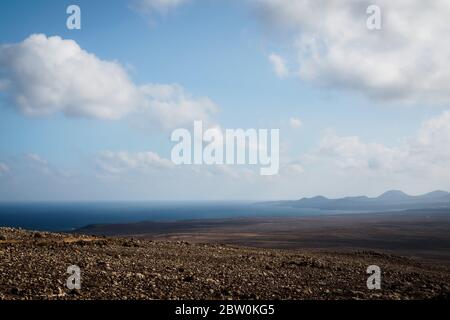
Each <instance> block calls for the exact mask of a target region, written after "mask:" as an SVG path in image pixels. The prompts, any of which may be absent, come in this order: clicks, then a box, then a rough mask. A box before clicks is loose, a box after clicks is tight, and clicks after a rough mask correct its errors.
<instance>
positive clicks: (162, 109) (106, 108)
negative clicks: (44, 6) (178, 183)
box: [0, 34, 217, 128]
mask: <svg viewBox="0 0 450 320" xmlns="http://www.w3.org/2000/svg"><path fill="white" fill-rule="evenodd" d="M0 67H1V68H2V69H3V73H1V74H0V82H1V83H2V85H1V86H0V89H3V90H4V91H6V92H7V93H8V94H9V95H10V97H11V98H12V99H13V101H14V104H15V105H16V106H17V107H18V108H19V109H20V111H21V112H22V113H23V114H25V115H28V116H39V115H49V114H54V113H57V112H62V113H64V114H65V115H66V116H68V117H87V118H97V119H108V120H116V119H121V118H123V117H124V116H126V115H129V114H132V113H140V112H145V114H146V116H148V117H151V118H149V119H147V121H148V122H151V123H153V124H156V125H158V126H159V127H163V128H168V127H171V126H174V125H175V126H178V125H180V124H184V123H189V122H191V121H192V119H193V117H196V118H195V119H197V120H208V119H209V115H210V113H212V112H213V111H215V110H217V106H215V105H214V103H213V102H211V101H210V100H209V99H208V98H206V97H202V98H193V97H192V96H191V95H190V94H189V93H187V92H186V91H185V90H184V89H183V88H182V87H181V86H179V85H176V84H175V85H161V84H146V85H142V86H137V85H135V84H134V83H133V82H132V81H131V80H130V79H129V76H128V74H127V72H126V71H125V69H124V68H123V67H122V66H121V65H120V64H119V63H117V62H111V61H105V60H101V59H99V58H98V57H96V56H95V55H94V54H91V53H89V52H87V51H85V50H83V49H82V48H80V47H79V45H78V44H77V43H76V42H75V41H72V40H64V39H61V38H60V37H58V36H54V37H47V36H45V35H43V34H35V35H31V36H30V37H28V38H27V39H25V40H24V41H23V42H21V43H18V44H9V45H2V46H0Z"/></svg>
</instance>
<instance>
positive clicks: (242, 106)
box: [0, 0, 450, 201]
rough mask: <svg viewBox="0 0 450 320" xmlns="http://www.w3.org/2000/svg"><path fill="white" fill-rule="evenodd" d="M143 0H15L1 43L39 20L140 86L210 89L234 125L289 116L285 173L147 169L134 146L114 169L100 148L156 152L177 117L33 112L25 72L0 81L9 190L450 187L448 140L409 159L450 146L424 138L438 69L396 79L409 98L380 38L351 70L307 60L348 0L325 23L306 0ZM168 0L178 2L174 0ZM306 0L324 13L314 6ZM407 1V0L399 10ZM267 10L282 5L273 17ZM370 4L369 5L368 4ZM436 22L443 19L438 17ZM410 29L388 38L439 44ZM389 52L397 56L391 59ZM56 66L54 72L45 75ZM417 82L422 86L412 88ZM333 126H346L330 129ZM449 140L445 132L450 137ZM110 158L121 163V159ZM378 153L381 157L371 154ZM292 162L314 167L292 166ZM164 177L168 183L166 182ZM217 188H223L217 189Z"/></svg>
mask: <svg viewBox="0 0 450 320" xmlns="http://www.w3.org/2000/svg"><path fill="white" fill-rule="evenodd" d="M136 1H138V0H136ZM136 1H134V2H133V1H130V0H116V1H100V0H96V1H50V0H47V1H44V0H39V1H32V2H31V1H25V0H17V1H2V2H1V3H0V15H1V19H0V30H2V32H1V33H0V44H1V45H6V44H16V45H17V44H19V43H22V42H23V41H24V40H25V39H27V38H28V37H30V36H31V35H35V34H44V35H45V37H46V38H45V39H48V38H49V37H52V36H59V37H60V38H61V39H63V40H69V39H70V40H74V41H75V42H76V43H77V44H78V46H79V47H80V48H81V49H82V50H84V51H86V52H88V53H89V54H93V55H95V57H96V59H98V60H99V61H110V62H114V63H117V64H118V65H120V66H121V68H122V69H123V70H124V71H125V72H126V74H127V75H128V77H129V79H130V81H131V82H132V83H133V84H134V85H135V86H136V87H139V86H144V85H146V84H164V85H174V84H177V85H179V86H181V87H182V88H183V90H184V91H183V92H184V93H185V95H186V96H187V97H188V99H193V100H195V101H197V100H196V99H200V97H207V98H208V99H210V100H211V101H212V102H213V103H214V104H215V105H216V106H217V108H218V112H217V113H214V115H213V121H214V123H217V124H219V125H220V126H221V127H223V128H280V131H281V144H282V158H281V162H282V166H283V168H285V169H286V170H287V171H285V174H284V176H283V173H280V177H276V178H273V177H272V178H267V179H264V178H262V177H247V176H246V173H245V172H244V173H242V172H241V171H240V169H241V168H234V167H233V168H232V170H236V175H232V176H231V177H230V176H226V175H225V176H222V174H221V173H218V174H215V173H213V174H212V178H211V173H210V172H209V171H210V170H213V171H214V169H211V168H201V169H199V170H198V171H200V172H201V173H198V172H197V171H195V170H191V169H189V168H186V170H178V168H177V169H176V170H174V172H169V173H168V172H165V173H162V172H160V171H158V170H156V171H155V170H153V169H152V168H150V169H149V168H145V174H141V173H139V172H137V171H136V170H137V169H136V166H137V167H139V168H141V166H140V165H139V164H136V163H137V162H136V161H138V160H133V164H136V165H135V167H133V168H130V170H126V168H123V163H122V162H120V161H119V162H120V165H121V168H120V170H119V171H120V175H119V176H114V177H110V176H109V175H108V172H100V171H101V168H100V169H99V165H98V163H97V162H96V161H97V160H96V159H97V157H98V154H99V152H104V151H109V152H112V153H114V152H119V151H120V152H127V157H129V158H130V159H131V158H132V159H137V158H139V157H137V158H133V157H136V155H137V154H139V153H141V152H152V153H153V154H156V155H158V156H159V157H160V158H161V159H168V158H170V150H171V148H172V146H173V143H171V142H170V139H169V137H170V132H171V131H170V130H172V129H173V128H165V129H158V128H156V127H155V126H153V125H151V124H150V123H151V122H152V121H153V120H152V119H149V121H148V123H149V124H148V125H147V124H146V122H145V119H140V120H142V121H143V122H139V123H140V124H139V125H136V123H135V121H134V120H133V118H132V115H130V116H129V115H128V114H127V115H126V116H123V117H120V118H119V119H113V120H111V119H103V118H102V117H90V116H81V117H73V116H70V115H67V114H64V113H63V112H53V111H52V112H49V113H48V114H45V115H42V114H33V115H30V114H26V113H24V112H23V110H22V109H20V108H19V107H17V105H16V102H14V95H19V93H17V90H19V89H20V88H23V87H24V85H23V83H21V84H20V86H19V85H17V86H16V87H15V88H16V89H15V91H14V90H9V89H5V90H3V91H0V115H1V116H0V164H3V168H4V170H3V171H2V170H0V191H1V193H0V200H3V201H11V200H12V201H16V200H20V201H27V200H53V201H57V200H86V199H87V200H129V199H131V200H135V199H137V200H155V199H171V200H186V199H195V200H198V199H237V198H239V199H267V198H292V197H300V196H305V195H306V196H311V195H315V194H318V193H321V194H325V195H328V196H341V195H346V194H361V193H367V194H369V195H375V194H377V193H381V192H383V191H384V190H385V189H391V188H402V189H405V191H408V192H411V193H420V192H426V191H431V190H429V189H434V188H450V181H449V177H448V176H445V175H444V176H443V175H442V174H440V172H442V171H444V172H445V169H446V167H445V166H442V165H440V164H437V160H436V159H439V161H441V160H442V159H446V158H445V157H446V156H447V154H439V153H438V154H436V155H434V156H433V157H429V158H427V157H426V156H423V157H422V156H421V157H420V159H419V158H418V159H417V160H415V161H414V162H413V163H411V164H409V163H408V164H407V165H403V162H405V159H410V158H411V157H410V156H409V155H410V154H413V153H414V154H418V153H419V154H422V153H423V154H429V153H430V152H438V151H439V150H440V149H442V148H444V149H445V147H446V146H445V145H444V146H442V145H439V146H438V147H436V146H434V145H432V146H431V145H429V144H430V142H427V143H429V144H427V145H425V146H424V145H423V143H422V142H423V141H422V140H423V139H422V140H421V137H422V135H426V134H427V132H429V131H426V132H425V133H423V132H422V131H424V130H432V129H433V128H434V127H433V128H431V129H430V128H429V127H430V126H431V125H430V126H428V127H427V125H426V124H427V121H431V120H432V119H441V121H444V122H445V121H446V120H445V119H446V116H445V115H446V113H445V112H446V110H447V109H448V100H449V99H448V97H446V96H445V94H441V91H442V92H445V90H446V89H448V88H439V90H440V91H439V90H437V89H436V90H433V89H430V87H428V84H429V83H430V81H431V84H433V83H432V80H430V81H429V82H427V85H426V84H424V83H421V82H419V80H417V83H413V85H411V88H409V87H407V85H406V84H404V83H401V82H400V81H401V80H398V83H397V82H388V81H386V83H389V85H390V87H389V88H394V89H395V90H397V88H401V89H398V92H397V91H395V92H394V93H393V95H394V96H395V99H385V98H383V95H384V92H387V91H389V90H390V89H389V88H388V87H385V84H384V83H383V79H384V77H385V76H384V75H383V74H387V73H386V70H394V71H395V70H396V68H397V67H398V68H399V69H400V67H399V64H400V63H399V64H397V63H396V62H397V60H394V59H393V60H388V59H389V58H387V59H386V60H387V62H386V63H384V61H385V60H380V57H381V58H383V54H384V53H380V52H375V53H374V54H373V57H367V58H366V59H367V61H365V60H360V61H359V60H357V59H356V60H355V69H357V70H356V71H355V70H353V68H350V69H348V71H345V72H342V71H340V70H342V69H340V67H341V66H340V65H339V66H338V65H337V62H336V60H335V59H332V58H331V57H330V56H327V55H323V56H320V58H319V59H320V60H319V62H317V61H316V62H314V61H313V62H314V63H312V62H311V64H310V66H309V67H310V69H311V70H312V73H311V74H312V76H311V75H310V74H302V72H303V71H302V70H307V68H304V69H302V68H301V66H305V65H306V62H304V60H302V59H306V57H304V56H302V53H301V52H300V51H299V49H298V43H299V41H300V40H299V39H301V41H303V39H304V38H306V36H305V33H306V32H308V33H309V34H307V35H308V36H310V35H313V37H314V38H318V39H333V38H332V36H333V34H331V33H329V31H327V30H326V29H324V28H323V27H321V23H322V22H324V21H325V22H326V21H328V20H330V21H331V20H332V19H334V17H336V16H338V15H339V14H347V11H346V10H347V8H345V3H346V2H345V1H344V6H343V7H342V8H338V9H337V10H338V11H337V12H335V11H329V12H328V11H326V9H324V10H325V12H324V13H321V14H323V16H322V18H319V19H316V22H315V23H316V24H317V26H316V25H315V23H314V22H310V21H304V19H305V18H304V16H303V15H302V14H301V13H299V14H298V15H295V14H294V15H293V17H291V16H288V17H284V16H283V15H284V14H286V12H290V11H292V12H294V13H295V12H296V10H299V8H298V7H297V6H294V7H292V8H290V7H289V6H290V5H291V4H289V3H288V2H286V1H281V0H277V1H265V0H262V1H260V2H259V3H258V4H257V5H256V4H255V2H258V1H206V0H203V1H202V0H197V1H196V0H190V1H180V3H179V4H178V5H176V6H172V7H170V8H168V9H167V10H165V11H164V12H161V11H158V10H152V9H151V8H154V7H152V6H151V3H152V0H141V1H142V3H143V5H146V6H147V7H146V8H147V9H146V10H144V9H142V7H141V9H140V10H139V9H136V8H134V9H133V5H136V4H137V2H136ZM156 2H157V3H159V4H160V5H161V3H163V4H164V1H163V0H159V1H156ZM274 2H275V3H276V2H279V3H278V7H277V8H282V7H283V6H286V7H287V9H288V10H287V11H284V10H282V11H281V12H280V13H279V16H277V14H278V13H277V12H276V10H269V9H273V8H272V7H271V5H273V3H274ZM379 2H380V3H381V5H384V4H385V1H379ZM294 3H296V1H294ZM71 4H77V5H79V6H80V8H81V14H82V15H81V17H82V18H81V19H82V28H81V30H68V29H67V28H66V19H67V17H68V15H67V14H66V12H65V11H66V8H67V6H69V5H71ZM149 4H150V5H149ZM347 6H349V7H350V6H352V4H350V3H348V4H347ZM385 6H386V7H387V6H388V5H387V4H386V5H385ZM419 6H420V5H419V4H417V6H414V5H412V6H411V7H412V9H411V10H415V11H412V13H414V14H419V15H420V7H419ZM304 9H305V10H304V11H306V12H308V10H312V11H311V14H315V13H316V12H315V11H313V10H315V9H314V8H312V7H311V8H309V7H307V8H304ZM334 9H336V8H334ZM401 9H402V8H397V7H395V6H393V7H388V8H387V9H386V10H391V12H393V11H394V10H401ZM439 9H440V8H436V12H439ZM267 10H269V12H271V15H273V16H271V17H269V18H268V17H267ZM330 10H331V9H330ZM339 10H341V11H342V12H341V11H339ZM388 13H389V11H388ZM361 16H362V17H365V12H362V13H361ZM388 17H389V16H388ZM291 18H292V19H293V21H294V22H293V23H292V25H289V26H288V27H285V26H280V25H279V24H280V23H279V22H277V21H279V20H283V21H286V20H288V19H291ZM321 19H323V20H321ZM327 19H328V20H327ZM358 19H359V18H358ZM438 19H439V17H438ZM274 21H275V22H274ZM355 21H357V19H355ZM387 21H388V22H389V20H387ZM348 23H349V26H352V25H351V24H350V22H348ZM423 23H425V24H426V23H427V21H424V22H423ZM390 27H392V28H394V27H395V26H390V25H389V24H387V25H386V27H385V28H386V29H387V30H386V31H383V32H387V33H389V32H392V33H394V31H395V32H397V33H396V34H398V30H390V29H389V28H390ZM433 28H434V25H431V24H430V26H429V30H434V29H433ZM305 30H306V31H305ZM327 32H328V33H327ZM344 32H345V31H344ZM352 32H353V33H355V32H354V30H353V31H352V30H349V31H348V34H349V35H351V36H352V37H349V38H352V39H353V40H354V39H356V40H358V39H359V38H358V37H360V35H359V34H353V33H352ZM361 32H367V30H364V31H361ZM411 32H414V30H412V31H411ZM388 35H389V34H388ZM404 36H405V39H406V40H405V43H406V44H405V48H397V47H393V48H390V47H388V49H387V51H389V50H391V51H392V53H393V54H392V55H398V56H400V55H401V54H402V50H407V49H408V48H414V50H416V51H417V57H422V56H424V54H426V52H428V51H425V49H423V48H422V46H419V45H418V44H417V43H419V40H418V39H415V38H408V37H409V35H404ZM387 39H388V40H386V42H388V41H389V38H388V37H387ZM353 40H352V41H353ZM45 41H47V40H45ZM364 41H365V40H364ZM435 43H439V41H438V39H436V40H435V41H434V40H433V39H431V40H430V41H429V44H431V45H433V44H435ZM363 44H364V43H363ZM327 45H328V46H329V47H328V49H334V50H337V49H341V50H342V51H343V53H344V54H348V56H349V57H350V56H356V57H359V56H358V53H359V52H357V51H356V50H357V49H355V47H357V46H354V44H353V43H351V45H349V44H345V45H342V44H341V43H337V42H336V43H333V40H330V42H329V44H327ZM341 45H342V46H341ZM408 45H409V47H408ZM428 49H433V48H428ZM440 49H442V50H443V51H444V54H446V53H448V52H450V50H447V48H440ZM17 50H20V49H17ZM442 50H441V51H442ZM17 52H19V53H20V51H17ZM330 52H331V50H330ZM369 52H370V51H369ZM424 52H425V53H424ZM0 53H1V51H0ZM271 54H276V55H277V56H280V57H282V59H283V61H284V62H285V63H286V65H287V67H288V69H289V75H288V76H286V77H281V78H280V77H279V76H277V74H276V72H275V71H274V66H273V65H272V64H271V62H270V59H269V58H268V57H269V55H271ZM319 55H320V54H319ZM412 55H414V53H413V54H412ZM369 56H370V53H369ZM444 57H445V56H444ZM441 58H442V57H440V56H436V57H434V56H431V57H430V56H426V60H427V61H433V59H435V60H436V61H435V63H436V64H437V65H438V66H439V63H441V62H440V61H441V60H442V59H441ZM371 59H372V60H371ZM358 61H359V62H360V63H359V64H358ZM379 61H383V62H382V63H383V65H380V66H378V65H377V64H376V63H377V62H379ZM399 61H401V60H399ZM416 61H417V60H416ZM307 62H309V61H307ZM372 62H374V63H372ZM37 63H40V61H37ZM302 63H303V64H302ZM333 63H335V65H333ZM363 63H367V66H368V67H369V68H370V67H373V68H374V70H375V71H374V72H375V73H376V72H377V71H376V70H384V73H381V72H380V75H378V74H376V75H375V76H377V77H378V76H379V77H380V78H381V79H382V80H379V81H378V82H375V81H374V82H371V81H368V80H367V78H364V77H365V74H364V70H365V69H363V67H361V65H363ZM402 63H403V62H402ZM299 65H300V66H299ZM11 66H12V63H11V62H10V61H8V60H7V59H5V61H4V62H3V64H1V62H0V79H1V78H5V79H7V80H8V81H9V82H12V83H13V85H16V84H14V81H15V80H14V79H16V78H15V77H14V75H15V74H14V72H18V71H17V70H21V68H22V67H21V66H19V67H16V69H14V70H12V67H11ZM324 66H325V67H324ZM25 67H30V66H25ZM25 67H23V68H25ZM401 67H402V68H401V70H402V72H404V73H406V74H408V72H409V71H411V74H414V75H415V76H417V79H434V78H433V75H430V72H431V71H426V70H425V69H424V70H425V71H424V70H421V69H420V70H419V69H417V70H416V69H414V70H409V69H408V67H409V65H408V64H405V65H403V64H402V65H401ZM358 68H361V70H359V69H358ZM444 68H447V69H448V67H447V66H444ZM43 70H44V71H45V69H43ZM44 71H42V72H41V73H40V76H42V77H44V76H45V75H44V74H43V72H44ZM414 72H415V73H414ZM421 72H422V74H421ZM81 76H82V73H81ZM445 76H446V75H445V74H444V75H443V77H445ZM387 77H388V75H386V78H387ZM444 79H445V78H444ZM85 81H86V83H89V81H90V78H87V77H86V79H85ZM395 81H397V80H395ZM424 82H425V80H424ZM380 83H381V84H380ZM360 84H361V85H360ZM35 86H36V84H35V83H34V84H33V83H30V84H27V88H28V89H29V88H32V89H33V90H34V88H35ZM408 86H409V84H408ZM17 88H19V89H17ZM403 88H406V89H403ZM405 90H408V92H411V91H414V92H417V93H418V95H417V96H416V95H412V94H408V93H407V94H405V93H404V91H405ZM434 91H436V93H435V92H434ZM430 92H432V93H430ZM380 97H382V98H380ZM424 97H425V98H424ZM405 100H407V103H405ZM55 108H56V107H55ZM130 118H131V119H130ZM291 118H295V119H299V120H301V123H302V125H301V127H299V128H292V127H291V126H290V125H289V123H290V119H291ZM442 119H444V120H442ZM435 122H438V120H435ZM445 123H446V122H445ZM187 125H188V124H186V126H187ZM424 126H425V127H426V128H425V129H424V130H422V131H421V128H423V127H424ZM446 128H447V127H445V124H444V127H442V126H440V127H439V128H437V129H436V128H434V129H436V130H442V131H443V132H444V134H446V133H447V131H446V130H447V129H446ZM434 129H433V130H434ZM433 132H434V131H433ZM439 132H440V131H439ZM439 132H438V133H439ZM432 134H434V133H430V135H432ZM327 136H328V137H330V136H331V137H332V138H330V139H328V140H326V141H325V140H324V137H327ZM439 136H440V137H442V135H439ZM351 137H353V140H352V138H351ZM443 140H444V142H443V143H447V141H448V139H443ZM330 141H331V142H330ZM355 141H356V142H355ZM327 143H332V144H333V145H332V146H330V145H329V144H327ZM418 145H420V146H419V147H418ZM430 148H432V150H431V149H430ZM349 149H351V150H349ZM330 150H331V151H330ZM405 150H406V151H405ZM436 150H438V151H436ZM383 153H387V154H388V156H384V154H383ZM405 154H406V155H405ZM387 157H392V158H393V160H392V161H390V162H389V163H381V164H379V165H378V162H380V161H381V160H380V159H386V158H387ZM129 158H127V159H128V160H129ZM325 158H326V159H325ZM328 158H330V159H328ZM425 158H426V159H425ZM312 159H313V160H312ZM119 160H120V159H119ZM122 160H123V159H122ZM325 160H326V161H325ZM33 161H34V162H39V166H38V167H36V165H33V164H31V165H30V163H29V162H33ZM109 161H115V162H114V165H117V160H114V159H112V160H111V159H109ZM375 162H376V163H377V165H376V166H375V167H376V168H375V169H374V167H373V166H371V165H370V164H371V163H375ZM111 165H112V164H111ZM291 165H295V168H297V169H298V168H301V170H296V174H291V173H289V172H290V171H289V170H290V169H289V166H291ZM144 167H145V166H144ZM424 167H426V168H428V169H426V170H431V171H430V172H427V171H426V170H425V169H424ZM0 168H1V166H0ZM283 168H282V169H283ZM430 168H431V169H430ZM147 169H148V170H147ZM245 169H247V168H245ZM99 170H100V171H99ZM192 171H194V172H192ZM43 172H44V173H43ZM281 172H283V170H281ZM204 174H206V175H207V177H204V176H203V175H204ZM297 174H298V175H297ZM249 175H251V173H249ZM244 176H245V177H244ZM349 177H351V178H350V179H349ZM423 177H427V178H426V180H424V178H423ZM274 179H275V180H274ZM161 180H163V181H164V182H161ZM156 181H158V182H161V185H162V186H163V187H162V188H161V185H160V187H158V186H155V182H156ZM192 184H196V186H195V187H192ZM211 188H214V189H215V191H214V192H210V190H211ZM143 190H148V191H143Z"/></svg>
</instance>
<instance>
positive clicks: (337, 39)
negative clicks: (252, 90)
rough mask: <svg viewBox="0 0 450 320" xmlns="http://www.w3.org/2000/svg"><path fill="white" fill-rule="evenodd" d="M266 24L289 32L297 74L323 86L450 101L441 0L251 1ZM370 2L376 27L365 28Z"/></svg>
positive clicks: (447, 11)
mask: <svg viewBox="0 0 450 320" xmlns="http://www.w3.org/2000/svg"><path fill="white" fill-rule="evenodd" d="M252 2H253V3H254V4H256V6H257V8H258V11H259V12H260V15H261V16H262V17H264V18H263V20H264V21H265V22H268V23H269V24H270V25H271V26H274V25H276V26H279V27H281V28H282V29H283V30H287V31H288V32H289V33H290V34H292V45H293V46H294V47H295V50H296V54H297V57H298V61H297V62H298V64H299V68H298V74H299V76H300V77H301V78H302V79H303V80H305V81H311V82H314V83H317V84H319V85H323V86H329V87H333V88H343V89H351V90H356V91H358V92H361V93H363V94H365V95H366V96H368V97H370V98H375V99H379V100H382V101H390V102H391V101H397V102H406V103H416V102H428V103H443V102H448V101H449V100H450V69H449V68H448V57H449V56H450V44H449V42H448V41H445V40H444V35H446V34H449V32H450V24H449V23H448V17H449V16H450V3H449V2H448V1H445V0H436V1H431V2H424V1H421V0H399V1H389V0H376V1H372V0H361V1H353V0H342V1H328V0H253V1H252ZM370 5H378V6H379V7H380V9H381V18H382V28H381V30H369V29H368V28H367V27H366V21H367V18H368V17H369V15H368V14H367V13H366V10H367V8H368V7H369V6H370Z"/></svg>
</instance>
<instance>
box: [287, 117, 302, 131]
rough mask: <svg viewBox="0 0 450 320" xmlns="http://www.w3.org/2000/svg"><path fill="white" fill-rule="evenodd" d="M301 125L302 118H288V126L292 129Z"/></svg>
mask: <svg viewBox="0 0 450 320" xmlns="http://www.w3.org/2000/svg"><path fill="white" fill-rule="evenodd" d="M302 125H303V122H302V120H300V119H299V118H290V119H289V126H290V127H291V128H292V129H298V128H300V127H301V126H302Z"/></svg>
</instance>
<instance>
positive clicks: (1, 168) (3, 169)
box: [0, 162, 10, 177]
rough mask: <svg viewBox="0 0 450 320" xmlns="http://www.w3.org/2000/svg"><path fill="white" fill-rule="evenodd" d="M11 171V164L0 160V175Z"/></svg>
mask: <svg viewBox="0 0 450 320" xmlns="http://www.w3.org/2000/svg"><path fill="white" fill-rule="evenodd" d="M9 171H10V168H9V166H8V165H7V164H6V163H3V162H0V177H1V176H2V175H4V174H5V173H8V172H9Z"/></svg>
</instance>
